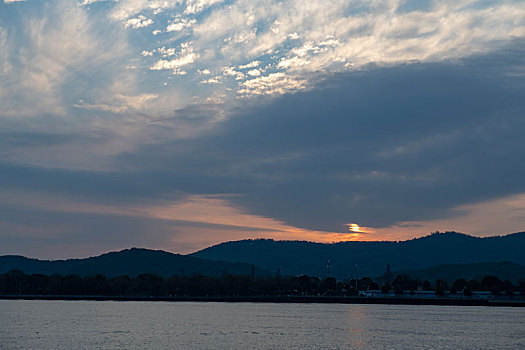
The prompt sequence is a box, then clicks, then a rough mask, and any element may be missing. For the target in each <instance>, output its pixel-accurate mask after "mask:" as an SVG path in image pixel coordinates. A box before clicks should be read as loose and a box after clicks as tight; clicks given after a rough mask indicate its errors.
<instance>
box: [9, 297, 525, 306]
mask: <svg viewBox="0 0 525 350" xmlns="http://www.w3.org/2000/svg"><path fill="white" fill-rule="evenodd" d="M0 300H71V301H74V300H92V301H169V302H226V303H325V304H393V305H457V306H506V307H508V306H511V307H525V300H512V299H505V300H501V299H474V298H472V299H470V298H461V299H454V298H410V297H406V298H404V297H388V298H384V297H343V296H294V295H284V296H227V297H224V296H221V297H213V296H203V297H197V296H193V297H186V296H173V297H155V296H151V297H148V296H105V295H104V296H102V295H0Z"/></svg>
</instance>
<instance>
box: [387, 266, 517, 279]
mask: <svg viewBox="0 0 525 350" xmlns="http://www.w3.org/2000/svg"><path fill="white" fill-rule="evenodd" d="M402 273H404V274H407V275H409V276H410V277H412V278H416V279H420V280H422V281H424V280H427V281H432V282H433V281H435V280H437V279H438V278H442V279H444V280H447V281H449V282H454V281H455V280H456V279H458V278H465V279H467V280H470V279H478V280H481V279H482V278H483V277H484V276H497V277H498V278H500V279H502V280H509V281H511V282H513V283H516V282H518V281H519V280H520V279H525V266H524V265H519V264H516V263H513V262H510V261H500V262H489V263H473V264H446V265H438V266H433V267H431V268H428V269H424V270H404V271H394V272H393V274H394V275H398V274H402Z"/></svg>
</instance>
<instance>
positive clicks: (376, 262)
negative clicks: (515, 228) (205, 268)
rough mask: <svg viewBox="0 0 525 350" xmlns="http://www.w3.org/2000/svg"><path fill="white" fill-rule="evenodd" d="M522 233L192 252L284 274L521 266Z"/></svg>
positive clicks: (258, 244) (265, 243)
mask: <svg viewBox="0 0 525 350" xmlns="http://www.w3.org/2000/svg"><path fill="white" fill-rule="evenodd" d="M524 252H525V232H521V233H515V234H510V235H506V236H495V237H486V238H478V237H473V236H469V235H465V234H461V233H456V232H446V233H434V234H432V235H429V236H426V237H422V238H417V239H412V240H408V241H400V242H386V241H385V242H340V243H333V244H323V243H313V242H304V241H274V240H267V239H258V240H242V241H234V242H227V243H222V244H219V245H216V246H212V247H209V248H206V249H203V250H201V251H198V252H196V253H193V254H192V256H195V257H199V258H205V259H213V260H224V261H231V262H247V263H253V264H255V265H257V266H259V267H261V268H263V269H265V270H268V271H273V272H274V273H275V272H276V271H277V270H278V269H279V270H280V272H281V274H283V275H301V274H307V275H312V276H326V275H327V269H326V265H327V261H328V260H330V263H331V266H332V268H331V274H330V275H331V276H334V277H337V278H347V277H352V278H353V277H354V276H355V265H356V264H358V275H359V276H361V277H362V276H371V277H375V276H379V275H381V274H382V273H383V272H384V271H385V266H386V264H390V265H391V266H392V270H408V269H410V270H414V269H426V268H429V267H432V266H436V265H442V264H464V263H480V262H498V261H510V262H514V263H518V264H525V254H524Z"/></svg>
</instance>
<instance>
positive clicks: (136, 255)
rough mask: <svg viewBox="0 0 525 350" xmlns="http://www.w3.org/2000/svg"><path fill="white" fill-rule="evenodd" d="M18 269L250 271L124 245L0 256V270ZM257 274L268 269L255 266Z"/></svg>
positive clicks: (118, 272) (103, 272)
mask: <svg viewBox="0 0 525 350" xmlns="http://www.w3.org/2000/svg"><path fill="white" fill-rule="evenodd" d="M12 269H19V270H22V271H24V272H25V273H27V274H33V273H40V274H45V275H52V274H60V275H68V274H76V275H80V276H87V275H96V274H101V275H104V276H106V277H114V276H120V275H127V276H137V275H139V274H142V273H152V274H156V275H159V276H163V277H169V276H172V275H180V274H182V273H184V274H185V275H187V276H192V275H198V274H202V275H207V276H220V275H223V274H233V275H250V274H251V269H252V266H251V264H246V263H231V262H224V261H209V260H206V259H201V258H196V257H191V256H185V255H180V254H172V253H168V252H165V251H162V250H148V249H138V248H132V249H126V250H122V251H119V252H111V253H107V254H103V255H100V256H95V257H91V258H86V259H68V260H51V261H50V260H38V259H30V258H25V257H23V256H13V255H6V256H0V273H5V272H7V271H9V270H12ZM255 273H256V275H258V276H261V275H267V274H268V272H265V271H263V270H261V269H260V268H258V267H255Z"/></svg>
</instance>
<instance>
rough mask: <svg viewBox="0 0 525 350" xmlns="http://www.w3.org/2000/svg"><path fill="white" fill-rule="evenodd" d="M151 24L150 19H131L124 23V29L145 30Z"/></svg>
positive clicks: (139, 17)
mask: <svg viewBox="0 0 525 350" xmlns="http://www.w3.org/2000/svg"><path fill="white" fill-rule="evenodd" d="M152 24H153V20H152V19H151V18H146V17H145V16H142V15H140V16H138V17H137V18H131V19H128V20H127V21H126V28H133V29H138V28H145V27H149V26H150V25H152Z"/></svg>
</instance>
